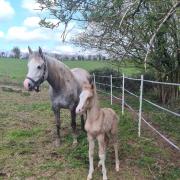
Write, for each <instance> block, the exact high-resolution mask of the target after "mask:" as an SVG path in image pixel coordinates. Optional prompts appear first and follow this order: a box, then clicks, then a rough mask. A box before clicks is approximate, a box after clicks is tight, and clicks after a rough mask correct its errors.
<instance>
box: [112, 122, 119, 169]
mask: <svg viewBox="0 0 180 180" xmlns="http://www.w3.org/2000/svg"><path fill="white" fill-rule="evenodd" d="M117 127H118V124H117V121H114V123H113V125H112V129H111V134H112V140H113V146H114V151H115V163H116V171H117V172H118V171H119V157H118V128H117Z"/></svg>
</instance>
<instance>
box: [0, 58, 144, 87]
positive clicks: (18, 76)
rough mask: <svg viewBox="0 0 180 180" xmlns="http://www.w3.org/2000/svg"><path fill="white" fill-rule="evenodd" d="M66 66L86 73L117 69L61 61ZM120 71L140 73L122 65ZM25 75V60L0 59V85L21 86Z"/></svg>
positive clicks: (82, 62)
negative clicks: (94, 70) (99, 69)
mask: <svg viewBox="0 0 180 180" xmlns="http://www.w3.org/2000/svg"><path fill="white" fill-rule="evenodd" d="M63 63H65V64H66V65H68V66H69V67H70V68H75V67H80V68H84V69H86V70H88V71H91V70H93V69H98V68H103V67H108V68H113V69H116V70H117V68H116V67H115V66H113V65H111V64H110V63H108V62H106V61H105V62H103V61H70V60H68V61H63ZM120 71H121V72H122V73H125V75H129V76H130V75H132V74H137V73H140V72H141V70H140V69H137V68H135V67H132V66H131V67H128V68H127V67H126V66H125V65H122V67H121V68H120ZM26 74H27V60H19V59H13V58H0V83H4V84H10V83H11V84H12V83H14V84H16V85H22V82H23V80H24V78H25V76H26Z"/></svg>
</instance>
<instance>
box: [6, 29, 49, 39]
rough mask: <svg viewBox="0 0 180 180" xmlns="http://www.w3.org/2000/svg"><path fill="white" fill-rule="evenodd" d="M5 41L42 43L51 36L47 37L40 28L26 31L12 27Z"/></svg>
mask: <svg viewBox="0 0 180 180" xmlns="http://www.w3.org/2000/svg"><path fill="white" fill-rule="evenodd" d="M6 38H7V40H9V41H22V42H27V41H43V40H48V39H50V38H52V37H51V36H47V34H46V33H45V32H43V31H42V29H40V28H36V29H34V30H28V28H27V27H24V26H14V27H11V28H9V30H8V32H7V35H6Z"/></svg>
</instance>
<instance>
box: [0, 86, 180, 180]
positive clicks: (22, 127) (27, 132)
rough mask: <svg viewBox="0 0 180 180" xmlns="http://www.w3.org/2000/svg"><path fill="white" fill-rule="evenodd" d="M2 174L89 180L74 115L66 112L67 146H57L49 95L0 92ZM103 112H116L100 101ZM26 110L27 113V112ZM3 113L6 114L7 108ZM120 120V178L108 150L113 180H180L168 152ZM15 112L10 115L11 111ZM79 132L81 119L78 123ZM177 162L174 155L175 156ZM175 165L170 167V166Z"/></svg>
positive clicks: (82, 140) (84, 147)
mask: <svg viewBox="0 0 180 180" xmlns="http://www.w3.org/2000/svg"><path fill="white" fill-rule="evenodd" d="M0 98H1V105H0V106H1V107H0V114H1V115H2V118H1V119H0V129H1V131H0V139H1V141H0V172H3V173H5V174H6V176H7V175H9V177H10V178H11V179H26V178H36V179H49V178H51V179H59V178H62V179H64V180H66V179H74V180H79V179H85V178H86V176H87V171H88V143H87V137H86V133H84V132H82V131H80V130H79V131H78V132H79V133H78V134H79V135H78V145H77V146H76V147H73V146H72V142H73V138H72V136H71V128H70V114H69V112H68V111H67V110H62V113H61V120H62V131H61V133H62V144H61V147H60V148H55V147H54V146H52V140H53V138H52V133H51V131H52V130H53V129H54V125H53V119H54V116H53V114H52V112H51V111H50V106H49V98H48V93H47V89H43V90H42V91H41V92H40V94H33V95H32V94H31V95H30V96H23V95H21V94H20V93H19V94H16V93H14V92H3V91H1V92H0ZM101 99H102V100H101V106H103V107H111V105H110V104H109V100H106V99H103V98H101ZM23 106H24V108H23ZM2 107H3V108H2ZM113 109H114V110H115V111H116V112H117V113H118V114H119V119H120V120H119V135H118V136H119V157H120V164H121V166H120V172H119V173H116V172H115V170H114V150H113V147H112V146H108V150H107V159H106V166H107V171H108V176H109V178H110V179H115V180H116V179H128V180H131V179H132V180H133V179H137V180H138V179H153V178H152V174H153V176H155V177H156V179H173V180H175V179H178V178H179V176H180V174H179V169H178V166H177V164H176V162H174V161H173V159H172V154H171V152H170V151H168V149H163V148H161V147H160V146H158V145H157V143H156V140H154V139H153V137H152V136H148V135H147V137H146V138H138V137H137V122H136V121H134V120H133V119H132V116H131V114H130V113H129V112H128V111H126V112H125V115H124V117H123V116H121V112H120V107H119V105H118V104H114V105H113ZM9 110H10V111H9ZM77 123H78V129H80V119H79V118H78V120H77ZM173 156H174V155H173ZM94 161H95V172H94V179H95V180H99V179H101V178H102V175H101V172H100V169H98V168H97V162H98V149H97V144H96V148H95V156H94ZM169 162H171V163H169Z"/></svg>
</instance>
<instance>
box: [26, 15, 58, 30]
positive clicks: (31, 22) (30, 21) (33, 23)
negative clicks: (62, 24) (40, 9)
mask: <svg viewBox="0 0 180 180" xmlns="http://www.w3.org/2000/svg"><path fill="white" fill-rule="evenodd" d="M40 20H41V18H40V17H38V16H31V17H27V18H26V19H25V20H24V22H23V25H24V26H26V27H31V28H37V27H39V22H40ZM47 21H49V22H52V23H54V24H56V23H58V22H59V20H57V19H47Z"/></svg>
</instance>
